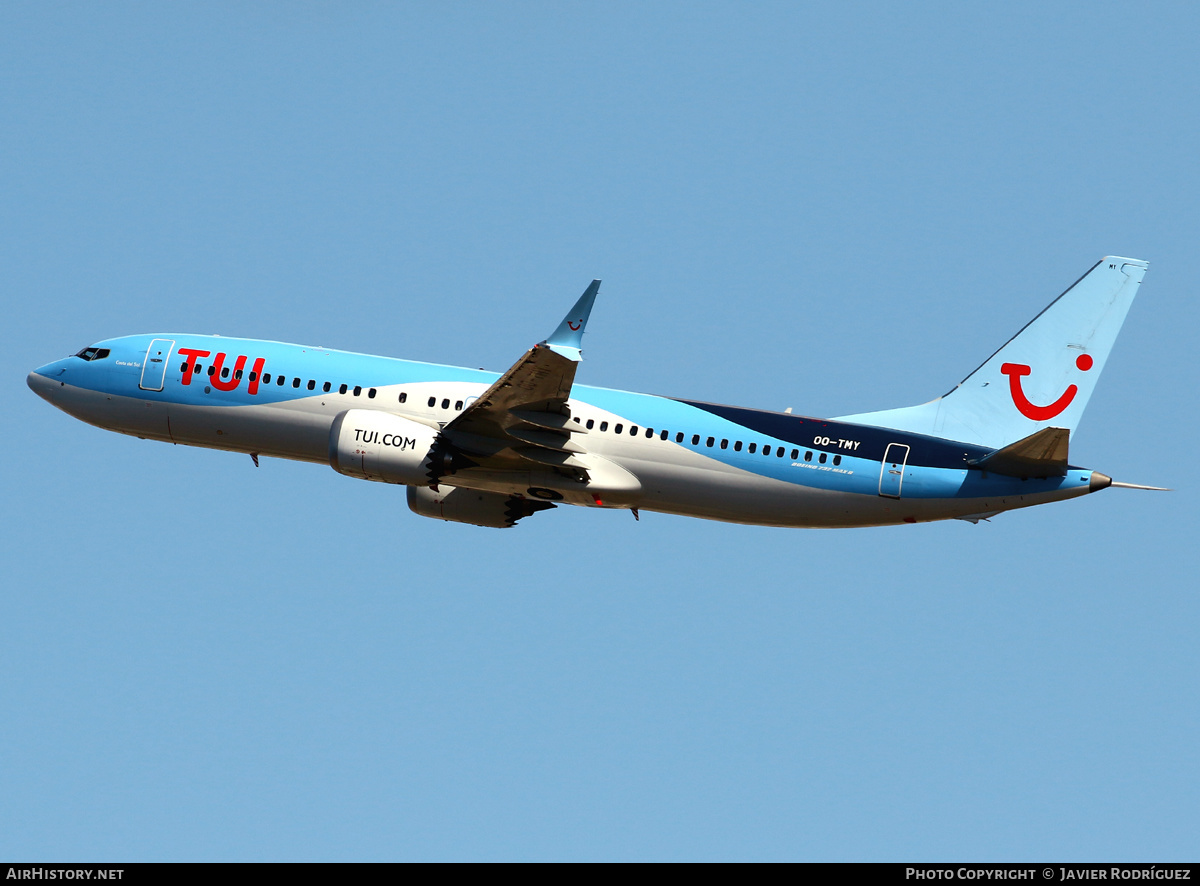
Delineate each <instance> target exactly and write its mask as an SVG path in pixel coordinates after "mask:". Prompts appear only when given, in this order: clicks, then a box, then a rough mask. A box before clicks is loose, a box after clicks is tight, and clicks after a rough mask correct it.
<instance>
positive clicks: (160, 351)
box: [138, 338, 175, 391]
mask: <svg viewBox="0 0 1200 886" xmlns="http://www.w3.org/2000/svg"><path fill="white" fill-rule="evenodd" d="M174 347H175V340H174V339H170V338H156V339H155V340H154V341H152V342H150V347H149V348H147V349H146V360H145V362H144V363H142V380H141V381H140V382H139V383H138V387H139V388H141V389H142V390H143V391H161V390H162V389H163V379H164V378H166V377H167V361H168V360H170V359H171V349H172V348H174Z"/></svg>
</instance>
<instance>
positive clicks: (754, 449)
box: [746, 443, 758, 455]
mask: <svg viewBox="0 0 1200 886" xmlns="http://www.w3.org/2000/svg"><path fill="white" fill-rule="evenodd" d="M746 449H748V450H749V451H750V454H751V455H753V454H754V453H755V452H758V444H757V443H751V444H750V445H749V446H747V447H746Z"/></svg>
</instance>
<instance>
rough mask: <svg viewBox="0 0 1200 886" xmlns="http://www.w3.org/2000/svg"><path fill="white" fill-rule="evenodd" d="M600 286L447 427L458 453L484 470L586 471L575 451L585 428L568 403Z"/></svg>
mask: <svg viewBox="0 0 1200 886" xmlns="http://www.w3.org/2000/svg"><path fill="white" fill-rule="evenodd" d="M599 290H600V281H599V280H593V281H592V283H591V285H590V286H588V288H587V289H586V290H585V291H584V293H583V295H581V296H580V297H579V301H577V302H576V303H575V306H574V307H573V308H572V309H571V311H570V313H568V314H567V316H566V317H564V318H563V321H562V322H561V323H560V324H559V325H558V328H557V329H555V330H554V333H553V334H552V335H551V336H550V337H549V338H547V339H546V340H545V341H544V342H541V343H539V344H536V345H534V346H533V347H532V348H530V349H529V350H528V351H526V352H525V354H524V356H522V357H521V359H520V360H518V361H517V362H516V363H515V364H513V366H512V368H511V369H509V370H508V371H507V372H505V373H504V374H503V375H501V376H500V378H498V379H497V380H496V382H495V383H494V384H493V385H492V386H491V387H490V388H488V389H487V390H486V391H484V392H483V394H482V395H480V397H479V399H477V400H475V401H474V402H473V403H471V404H470V405H469V406H467V408H466V409H464V410H463V411H462V412H460V413H459V414H458V415H457V416H455V418H454V419H453V420H452V421H450V422H449V423H447V424H446V426H445V427H443V428H442V439H443V440H444V441H445V443H446V444H448V445H449V446H450V447H451V448H452V450H453V451H454V452H456V453H457V454H459V455H460V456H464V457H465V458H467V459H468V460H469V461H470V462H471V463H472V465H474V466H479V467H485V468H495V469H501V470H504V469H508V470H512V469H526V470H528V469H529V468H530V467H531V465H530V462H534V463H537V464H542V465H549V466H551V467H555V468H564V469H575V470H583V464H582V463H581V462H579V461H578V460H576V459H575V458H574V457H573V454H574V453H582V452H584V451H585V450H584V448H583V446H582V445H580V444H579V443H578V442H577V441H576V440H575V439H572V438H573V437H578V436H580V435H582V434H584V433H586V432H585V431H584V429H583V428H582V427H580V426H579V425H578V424H576V423H574V422H571V416H570V410H569V408H568V406H567V401H568V399H569V398H570V396H571V386H572V384H574V382H575V370H576V368H577V367H578V366H579V361H580V360H581V359H582V357H583V352H582V351H581V350H580V344H581V342H582V339H583V332H584V327H585V326H586V325H587V321H588V316H589V315H590V314H591V312H592V305H593V303H594V302H595V300H596V293H597V292H599Z"/></svg>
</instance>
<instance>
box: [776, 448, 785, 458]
mask: <svg viewBox="0 0 1200 886" xmlns="http://www.w3.org/2000/svg"><path fill="white" fill-rule="evenodd" d="M785 452H787V450H786V449H784V448H783V447H782V446H780V447H779V448H777V449H776V450H775V457H776V458H783V454H784V453H785Z"/></svg>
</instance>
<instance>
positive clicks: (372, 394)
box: [367, 388, 375, 400]
mask: <svg viewBox="0 0 1200 886" xmlns="http://www.w3.org/2000/svg"><path fill="white" fill-rule="evenodd" d="M367 399H368V400H374V399H375V389H374V388H371V390H369V391H367Z"/></svg>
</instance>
